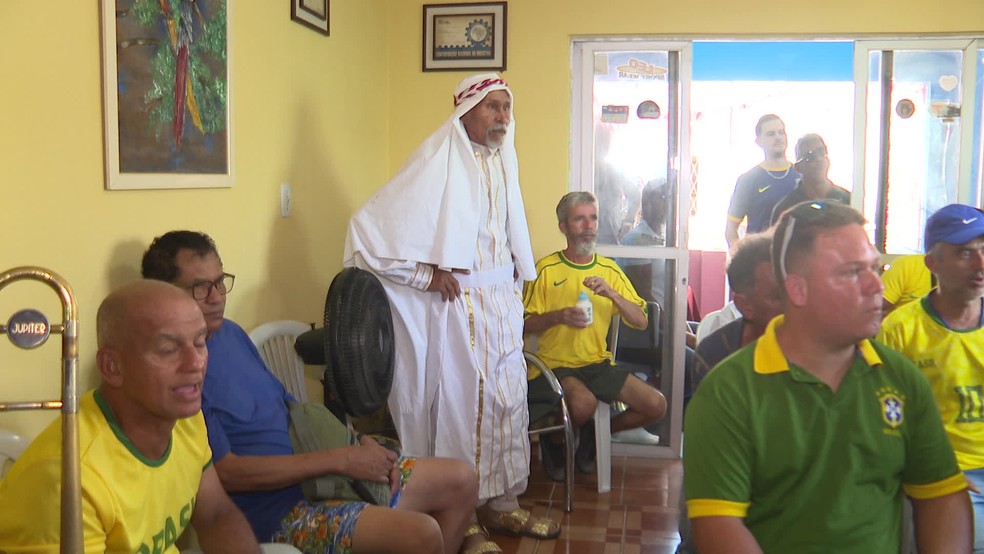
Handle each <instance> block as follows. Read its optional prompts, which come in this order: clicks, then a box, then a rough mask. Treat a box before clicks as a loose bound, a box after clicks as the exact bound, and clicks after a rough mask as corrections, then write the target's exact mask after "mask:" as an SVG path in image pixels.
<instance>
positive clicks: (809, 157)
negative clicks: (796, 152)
mask: <svg viewBox="0 0 984 554" xmlns="http://www.w3.org/2000/svg"><path fill="white" fill-rule="evenodd" d="M826 157H827V147H825V146H821V147H820V148H814V149H813V150H807V151H806V152H804V153H803V155H802V156H800V157H799V159H798V160H796V163H802V162H812V161H814V160H819V159H820V158H826Z"/></svg>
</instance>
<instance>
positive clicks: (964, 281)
mask: <svg viewBox="0 0 984 554" xmlns="http://www.w3.org/2000/svg"><path fill="white" fill-rule="evenodd" d="M926 267H928V268H929V270H930V271H932V272H933V274H934V275H936V279H937V281H938V282H939V288H940V292H942V293H944V294H947V295H950V296H952V297H953V298H957V299H960V300H962V301H965V302H969V301H972V300H976V299H978V298H980V297H981V296H984V237H977V238H976V239H972V240H970V241H967V242H965V243H963V244H947V243H944V242H940V243H937V244H936V245H934V246H933V248H932V249H931V250H930V253H929V254H927V255H926Z"/></svg>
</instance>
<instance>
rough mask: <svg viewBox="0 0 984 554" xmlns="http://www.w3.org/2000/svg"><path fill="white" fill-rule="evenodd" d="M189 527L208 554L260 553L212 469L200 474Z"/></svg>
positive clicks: (243, 518)
mask: <svg viewBox="0 0 984 554" xmlns="http://www.w3.org/2000/svg"><path fill="white" fill-rule="evenodd" d="M191 524H192V526H194V528H195V533H197V534H198V542H199V543H200V544H201V546H202V550H203V551H205V552H207V553H209V554H211V553H213V552H229V553H233V552H257V553H258V552H259V551H260V547H259V545H258V544H257V543H256V536H255V535H254V534H253V530H252V529H251V528H250V526H249V522H248V521H246V516H244V515H243V513H242V512H240V511H239V508H237V507H236V505H235V504H233V503H232V500H230V499H229V495H227V494H226V492H225V490H223V488H222V483H220V482H219V476H218V474H217V473H216V472H215V468H214V467H209V468H208V469H206V470H205V471H204V472H203V473H202V481H201V483H199V485H198V495H197V497H196V500H195V511H194V513H192V515H191Z"/></svg>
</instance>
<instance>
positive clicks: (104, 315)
mask: <svg viewBox="0 0 984 554" xmlns="http://www.w3.org/2000/svg"><path fill="white" fill-rule="evenodd" d="M96 319H97V322H96V325H97V329H96V333H97V341H98V345H99V350H98V351H97V353H96V365H97V367H98V370H99V378H100V384H99V387H98V388H96V389H95V390H92V391H89V392H88V393H86V394H85V395H83V396H82V398H81V400H80V402H79V416H78V417H79V437H80V440H79V442H80V447H81V448H80V452H82V459H81V466H82V522H83V528H84V533H85V551H86V552H138V553H144V552H146V553H148V554H149V553H150V552H168V553H177V552H178V549H177V547H176V546H175V541H176V540H177V538H178V537H179V536H180V535H181V534H182V532H183V531H184V530H185V529H186V528H187V527H188V525H189V524H191V525H193V526H194V527H195V530H196V531H197V532H198V537H199V541H200V543H201V546H202V549H203V550H204V551H205V552H259V551H260V550H259V547H258V546H257V544H256V540H255V539H254V537H253V533H252V532H251V531H250V528H249V524H248V523H247V522H246V518H245V517H243V515H242V513H241V512H240V511H239V510H238V509H237V508H236V506H235V505H234V504H233V503H232V501H231V500H230V499H229V497H228V496H227V495H226V493H225V491H224V490H223V488H222V484H221V483H220V482H219V478H218V475H216V472H215V469H214V468H213V467H212V452H211V450H210V449H209V446H208V440H207V438H206V435H205V421H204V420H203V419H202V414H201V394H202V381H203V380H204V378H205V364H206V361H207V359H208V354H207V351H206V349H205V336H206V333H207V329H206V326H205V319H204V317H203V316H202V312H201V310H199V309H198V305H197V304H196V303H195V301H194V300H192V299H191V298H190V297H189V296H188V295H187V294H185V292H184V291H182V290H181V289H178V288H177V287H174V286H172V285H169V284H167V283H162V282H159V281H138V282H135V283H131V284H129V285H126V286H124V287H122V288H120V289H118V290H117V291H115V292H113V293H112V294H110V295H109V296H108V297H107V298H106V299H105V300H104V301H103V303H102V305H100V307H99V312H98V314H97V316H96ZM60 444H61V421H60V420H55V421H54V422H52V424H51V425H49V426H48V428H47V429H45V430H44V431H43V432H42V433H41V434H40V435H39V436H38V437H37V438H36V439H35V440H34V442H32V443H31V445H30V446H29V447H28V448H27V450H26V451H24V455H23V456H21V457H20V459H18V460H17V462H16V463H15V464H14V466H13V467H12V468H11V470H10V473H9V474H8V475H7V477H6V478H5V479H4V480H3V482H2V483H0V551H5V552H7V553H10V554H13V553H15V552H40V551H52V552H54V551H55V550H57V548H58V543H59V535H60V532H59V510H58V505H59V503H60V500H59V498H60V492H59V491H60V484H61V477H60V475H61V471H60V468H61V447H60Z"/></svg>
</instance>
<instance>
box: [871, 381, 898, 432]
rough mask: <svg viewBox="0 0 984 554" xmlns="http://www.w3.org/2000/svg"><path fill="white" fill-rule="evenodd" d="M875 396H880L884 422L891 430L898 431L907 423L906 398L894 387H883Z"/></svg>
mask: <svg viewBox="0 0 984 554" xmlns="http://www.w3.org/2000/svg"><path fill="white" fill-rule="evenodd" d="M875 394H876V395H877V396H878V406H879V408H880V409H881V416H882V421H884V422H885V423H886V424H887V425H888V426H889V427H890V428H891V429H893V430H895V429H898V428H899V427H900V426H901V425H902V423H903V422H904V421H905V396H904V395H902V394H900V393H899V391H898V390H896V389H895V388H894V387H882V388H880V389H878V391H876V392H875Z"/></svg>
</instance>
